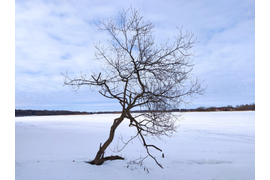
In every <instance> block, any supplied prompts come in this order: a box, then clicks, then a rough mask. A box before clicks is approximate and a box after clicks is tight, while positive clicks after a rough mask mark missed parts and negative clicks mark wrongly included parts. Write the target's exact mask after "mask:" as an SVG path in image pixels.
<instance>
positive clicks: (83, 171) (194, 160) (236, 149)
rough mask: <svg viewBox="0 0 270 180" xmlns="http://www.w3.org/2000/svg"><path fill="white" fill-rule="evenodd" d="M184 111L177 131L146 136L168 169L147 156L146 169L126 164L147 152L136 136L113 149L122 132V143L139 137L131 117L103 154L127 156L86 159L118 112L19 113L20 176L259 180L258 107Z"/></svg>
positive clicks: (27, 178)
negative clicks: (93, 161)
mask: <svg viewBox="0 0 270 180" xmlns="http://www.w3.org/2000/svg"><path fill="white" fill-rule="evenodd" d="M182 114H183V119H182V120H181V121H180V122H179V124H180V126H179V128H178V133H175V134H173V135H172V137H171V138H167V137H164V138H163V140H162V141H161V140H159V139H152V138H148V143H149V144H151V143H152V144H154V145H156V146H157V147H159V148H161V149H162V150H163V152H162V153H164V155H165V158H162V153H161V152H159V151H157V150H155V149H152V150H151V152H152V153H153V155H154V156H155V157H157V160H158V161H159V162H160V163H161V164H162V166H163V167H164V169H161V168H160V167H159V166H158V165H156V164H155V161H154V160H153V159H151V158H150V157H148V158H147V159H145V161H144V164H143V167H141V168H140V167H136V168H137V169H134V170H132V169H131V167H130V166H129V168H127V165H128V164H127V163H128V162H129V161H130V160H133V159H137V158H139V157H140V156H141V157H144V156H146V154H147V153H146V151H145V148H144V147H143V146H142V144H141V143H140V141H139V140H138V139H134V140H133V141H132V143H130V144H128V145H127V146H126V148H125V149H124V150H123V151H121V152H120V153H114V152H112V151H111V150H113V149H114V148H115V147H117V146H119V148H121V147H122V145H123V144H122V143H121V141H119V143H118V137H120V135H121V136H122V137H123V140H124V141H127V140H128V139H129V137H131V136H134V135H135V129H134V128H130V127H128V121H126V122H123V123H122V124H121V125H120V126H119V127H118V129H117V130H116V135H115V139H114V141H113V142H112V144H111V145H110V149H111V150H110V149H107V152H106V154H105V156H109V155H116V154H118V155H121V156H123V157H125V158H126V159H125V160H115V161H106V162H105V163H104V164H103V165H101V166H93V165H89V164H87V163H84V161H88V160H91V159H93V158H94V156H95V154H96V152H97V150H98V148H99V144H100V143H104V142H105V141H106V139H107V138H108V134H109V130H110V126H111V124H112V122H113V119H115V118H117V117H118V116H119V114H106V115H104V114H100V115H77V116H31V117H16V118H15V138H16V139H15V173H16V174H15V177H16V180H31V179H32V180H37V179H38V180H45V179H52V180H61V179H63V180H64V179H65V180H68V179H72V180H80V179H81V180H86V179H105V180H106V179H110V180H115V179H117V180H121V179H123V180H124V179H125V180H126V179H131V180H133V179H134V180H135V179H136V180H138V179H147V180H152V179H153V180H154V179H155V180H157V179H175V180H178V179H181V180H195V179H199V180H233V179H234V180H239V179H241V180H252V179H255V112H254V111H246V112H202V113H199V112H192V113H182ZM144 167H145V168H147V169H148V170H149V173H147V171H144Z"/></svg>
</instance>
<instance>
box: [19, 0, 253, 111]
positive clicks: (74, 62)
mask: <svg viewBox="0 0 270 180" xmlns="http://www.w3.org/2000/svg"><path fill="white" fill-rule="evenodd" d="M130 6H132V7H133V8H135V9H138V10H140V14H141V15H142V16H143V17H144V19H145V20H149V21H151V22H152V23H153V24H155V28H154V35H155V41H156V42H157V43H162V42H164V41H165V40H166V39H167V38H170V39H173V36H174V35H177V27H179V28H181V27H183V29H184V30H186V29H187V30H189V31H192V32H193V33H194V35H195V36H196V37H197V40H198V41H199V43H197V44H196V45H195V47H194V48H193V49H192V51H194V52H195V55H196V56H195V57H193V58H192V60H193V63H194V64H195V67H194V70H193V71H192V74H193V75H194V77H195V76H196V77H199V78H200V79H202V80H204V84H203V85H204V86H205V87H206V86H207V89H206V91H205V94H204V95H203V96H196V98H195V99H194V100H193V102H192V104H190V105H189V106H185V105H183V106H181V107H179V108H197V107H200V106H204V107H210V106H227V105H232V106H236V105H241V104H251V103H255V1H254V0H253V1H250V0H245V1H243V0H230V1H221V0H220V1H213V0H203V1H202V0H189V1H184V0H153V1H152V0H148V1H142V0H137V1H134V0H133V1H132V0H125V1H124V0H114V1H109V0H108V1H106V0H85V1H84V0H76V1H72V0H70V1H68V0H65V1H61V0H58V1H54V0H46V1H45V0H44V1H42V0H39V1H35V0H16V1H15V109H36V110H37V109H39V110H45V109H47V110H76V111H77V110H79V111H105V110H108V111H114V110H121V108H120V106H119V104H118V102H117V101H114V100H108V99H106V98H104V97H102V96H101V95H100V94H99V93H98V92H97V91H91V90H90V88H89V87H87V86H84V87H82V88H81V89H80V90H78V91H77V92H74V91H72V88H71V87H69V86H63V84H64V77H63V76H62V75H61V73H65V72H66V71H68V73H69V75H70V76H71V77H76V76H79V75H80V74H81V73H83V74H87V75H90V74H91V70H94V71H95V70H98V69H99V67H100V65H101V64H100V63H99V62H98V61H93V58H94V52H95V49H94V44H97V43H99V42H101V43H104V44H106V40H107V39H109V37H108V35H107V34H106V33H105V32H102V31H99V30H98V28H97V26H96V24H97V23H98V22H99V21H100V20H102V19H106V18H108V17H112V18H114V19H117V18H119V12H120V11H122V10H123V9H125V10H126V9H128V8H129V7H130Z"/></svg>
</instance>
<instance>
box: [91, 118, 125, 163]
mask: <svg viewBox="0 0 270 180" xmlns="http://www.w3.org/2000/svg"><path fill="white" fill-rule="evenodd" d="M123 120H124V114H122V115H121V117H119V118H117V119H115V120H114V122H113V125H112V126H111V131H110V135H109V138H108V139H107V141H106V142H105V143H104V144H103V145H102V144H101V143H100V147H99V150H98V152H97V154H96V157H95V159H94V160H92V161H90V162H89V163H90V164H93V165H101V164H103V162H104V161H105V159H104V152H105V150H106V149H107V147H108V146H109V145H110V144H111V142H112V141H113V138H114V134H115V130H116V128H117V127H118V126H119V124H121V122H122V121H123Z"/></svg>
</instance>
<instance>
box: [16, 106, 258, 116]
mask: <svg viewBox="0 0 270 180" xmlns="http://www.w3.org/2000/svg"><path fill="white" fill-rule="evenodd" d="M250 110H251V111H255V103H252V104H242V105H236V106H235V107H233V106H232V105H228V106H222V107H215V106H210V107H204V106H201V107H198V108H195V109H172V110H171V111H172V112H200V111H250ZM132 112H133V113H140V112H145V111H140V110H137V111H136V110H134V111H132ZM111 113H120V111H99V112H86V111H67V110H30V109H29V110H21V109H15V116H49V115H79V114H111Z"/></svg>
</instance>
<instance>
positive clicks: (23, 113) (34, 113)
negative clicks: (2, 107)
mask: <svg viewBox="0 0 270 180" xmlns="http://www.w3.org/2000/svg"><path fill="white" fill-rule="evenodd" d="M76 114H91V113H88V112H85V111H83V112H81V111H66V110H62V111H59V110H31V109H29V110H21V109H15V117H16V116H49V115H76Z"/></svg>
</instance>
